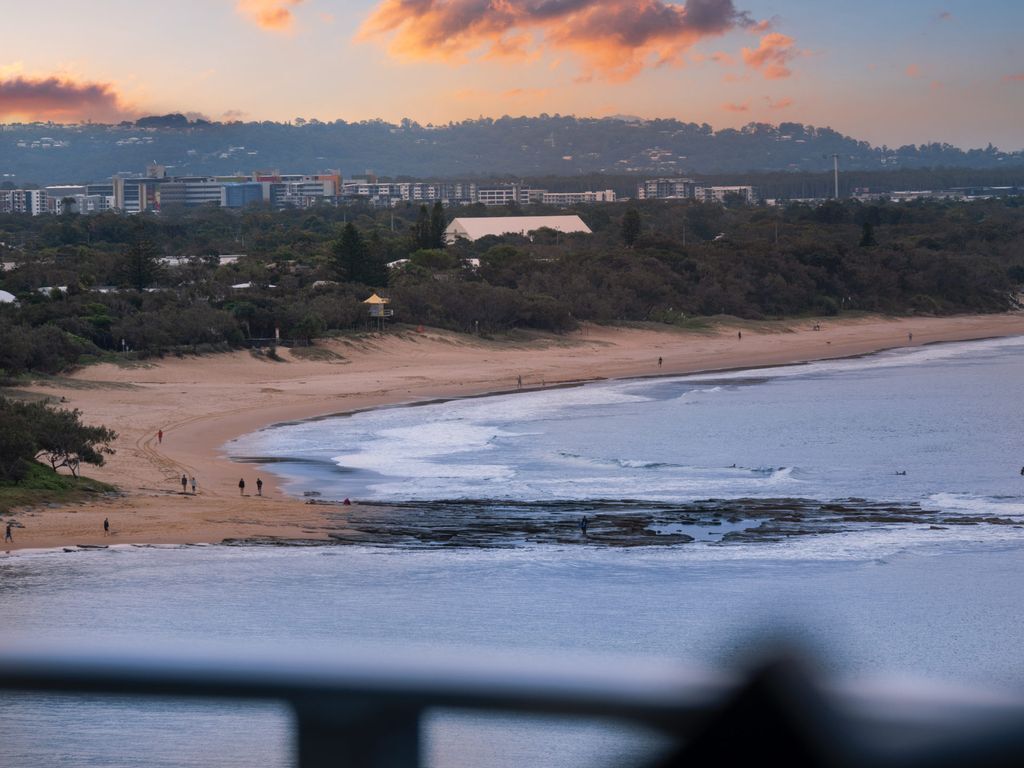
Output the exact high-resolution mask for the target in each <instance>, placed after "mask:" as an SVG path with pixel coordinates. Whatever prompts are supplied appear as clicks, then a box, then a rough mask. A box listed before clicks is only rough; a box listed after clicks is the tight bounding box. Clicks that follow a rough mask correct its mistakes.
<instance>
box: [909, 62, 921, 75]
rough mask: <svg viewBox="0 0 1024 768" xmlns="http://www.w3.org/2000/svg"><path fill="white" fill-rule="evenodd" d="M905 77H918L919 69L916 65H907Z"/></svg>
mask: <svg viewBox="0 0 1024 768" xmlns="http://www.w3.org/2000/svg"><path fill="white" fill-rule="evenodd" d="M906 73H907V77H920V75H921V67H920V66H918V65H917V64H908V65H907V69H906Z"/></svg>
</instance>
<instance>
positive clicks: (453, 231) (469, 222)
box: [444, 216, 592, 245]
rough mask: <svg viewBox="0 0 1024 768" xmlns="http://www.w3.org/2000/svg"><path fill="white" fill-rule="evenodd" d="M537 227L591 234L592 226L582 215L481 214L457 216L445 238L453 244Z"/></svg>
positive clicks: (519, 233)
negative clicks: (586, 222) (585, 222)
mask: <svg viewBox="0 0 1024 768" xmlns="http://www.w3.org/2000/svg"><path fill="white" fill-rule="evenodd" d="M538 229H553V230H555V231H556V232H563V233H565V234H570V233H574V232H582V233H584V234H587V235H589V234H592V232H591V230H590V227H588V226H587V225H586V224H584V223H583V219H581V218H580V217H579V216H486V217H482V218H476V219H472V218H458V219H454V220H453V221H452V223H451V224H449V225H448V228H447V229H445V231H444V241H445V242H446V243H448V244H449V245H451V244H452V243H454V242H455V241H456V240H460V239H462V240H469V241H471V242H472V241H473V240H479V239H480V238H481V237H487V236H488V235H496V236H501V235H523V236H524V237H525V236H527V235H529V233H530V232H536V231H537V230H538Z"/></svg>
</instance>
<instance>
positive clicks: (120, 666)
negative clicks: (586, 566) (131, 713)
mask: <svg viewBox="0 0 1024 768" xmlns="http://www.w3.org/2000/svg"><path fill="white" fill-rule="evenodd" d="M4 691H20V692H36V693H47V694H100V695H114V696H140V697H141V696H148V697H165V698H183V697H189V698H192V697H195V698H200V699H248V700H262V701H267V700H270V701H283V702H287V703H288V704H289V705H290V706H291V707H292V708H293V710H294V712H295V716H296V719H297V723H298V734H297V735H298V738H297V743H298V751H299V756H298V764H299V765H300V766H301V768H321V767H322V766H338V765H348V766H374V767H376V766H381V767H383V766H389V767H394V768H399V767H401V768H412V767H413V766H418V765H420V763H421V756H420V741H421V739H420V728H421V722H422V719H423V715H424V713H425V712H426V711H428V710H437V709H445V710H449V709H450V710H462V711H466V710H469V711H474V712H479V713H483V712H490V713H505V714H529V715H540V714H544V715H566V716H572V717H588V718H603V719H608V720H614V721H618V722H621V723H627V724H633V725H640V726H645V727H648V728H652V729H655V730H657V731H660V732H661V733H663V734H665V735H666V736H668V737H669V739H670V740H671V741H672V743H673V744H675V747H674V751H670V753H669V754H667V755H662V756H660V757H659V758H658V760H657V762H658V764H659V765H666V766H668V765H693V766H709V765H715V766H723V765H734V764H741V763H747V762H751V761H752V760H756V761H757V762H758V763H759V764H764V765H776V764H777V765H784V766H803V765H808V766H818V765H823V766H846V765H850V766H854V765H863V766H868V765H870V766H887V765H893V766H968V765H969V766H980V767H983V768H984V767H988V766H1017V765H1024V698H1021V697H1016V696H1002V695H998V694H995V693H990V692H986V691H972V690H967V689H955V690H954V689H949V688H940V687H934V686H927V685H924V684H914V685H912V686H910V685H906V684H898V683H890V684H889V685H888V686H882V685H879V684H874V685H872V686H859V687H852V686H846V687H845V688H843V689H836V688H834V687H831V688H830V687H822V686H820V685H819V684H817V683H816V682H815V677H814V676H813V675H811V674H809V673H808V672H807V671H806V669H805V668H804V667H803V666H802V665H801V664H800V663H796V662H793V661H791V660H786V659H781V660H777V661H774V662H772V663H769V664H766V665H762V666H760V667H758V668H756V669H755V670H754V671H753V672H751V673H750V674H746V675H737V676H735V677H730V676H726V675H709V674H702V673H697V672H693V671H687V670H685V669H682V668H679V667H677V666H674V665H666V664H652V663H644V662H636V661H623V660H614V661H608V660H594V659H592V658H584V659H580V658H578V657H575V656H574V657H562V658H557V659H551V658H543V659H538V658H530V659H523V658H518V659H509V658H508V657H506V656H488V655H470V656H465V655H464V656H461V657H457V658H453V657H451V656H447V657H425V656H423V655H417V656H415V657H414V656H403V655H401V654H395V653H387V654H384V653H372V654H367V653H358V652H348V653H346V654H344V655H341V656H336V655H310V654H308V653H304V654H303V655H302V656H301V658H298V657H296V656H295V655H294V651H289V652H285V653H275V652H270V653H253V652H237V651H224V650H223V649H221V650H217V651H209V650H201V649H188V650H183V651H182V650H176V651H174V652H167V653H161V652H158V651H156V652H154V651H150V652H139V651H136V650H130V651H126V650H110V649H108V650H103V651H99V652H81V651H79V650H77V649H67V648H64V649H61V648H40V647H38V646H34V647H12V646H10V645H6V646H3V645H0V693H2V692H4ZM556 746H557V745H552V748H553V749H554V748H555V747H556ZM142 762H143V763H144V762H145V760H144V759H143V761H142Z"/></svg>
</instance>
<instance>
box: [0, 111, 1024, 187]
mask: <svg viewBox="0 0 1024 768" xmlns="http://www.w3.org/2000/svg"><path fill="white" fill-rule="evenodd" d="M833 153H835V154H838V155H839V156H840V164H841V166H842V168H843V169H844V170H847V171H869V170H884V169H909V168H930V167H948V168H980V169H985V168H991V169H995V168H1006V167H1008V166H1021V167H1024V152H1001V151H999V150H998V149H996V148H995V147H992V146H991V145H990V146H989V147H987V148H985V149H971V150H966V151H965V150H962V149H959V148H957V147H954V146H951V145H949V144H937V143H936V144H922V145H918V146H915V145H907V146H903V147H898V148H892V147H885V146H882V147H873V146H871V145H870V144H868V143H867V142H864V141H857V140H856V139H853V138H851V137H849V136H844V135H842V134H840V133H838V132H836V131H834V130H832V129H831V128H815V127H813V126H806V125H802V124H800V123H781V124H779V125H769V124H765V123H751V124H750V125H747V126H745V127H743V128H741V129H731V128H728V129H724V130H718V131H716V130H713V129H712V127H711V126H710V125H707V124H706V123H705V124H701V125H698V124H696V123H684V122H680V121H678V120H636V119H634V118H632V117H628V116H623V118H603V119H595V118H576V117H562V116H558V115H556V116H553V117H552V116H548V115H541V116H540V117H519V118H512V117H504V118H501V119H498V120H491V119H480V120H467V121H464V122H460V123H449V124H447V125H441V126H433V125H425V126H424V125H420V124H418V123H415V122H412V121H409V120H403V121H402V122H401V123H399V124H391V123H386V122H384V121H381V120H372V121H364V122H359V123H346V122H344V121H336V122H333V123H322V122H319V121H310V122H303V123H302V124H299V125H293V124H284V123H269V122H268V123H239V122H235V123H210V122H205V121H198V122H196V121H189V120H188V119H187V118H185V117H183V116H181V115H163V116H159V117H146V118H142V119H140V120H138V121H136V122H135V123H121V124H119V125H114V126H109V125H96V124H88V125H74V126H60V125H54V124H43V123H35V124H29V125H24V124H18V125H4V126H0V182H4V181H13V182H20V183H25V182H36V183H39V184H54V183H60V182H84V181H96V180H100V179H104V178H109V177H110V175H111V174H112V173H115V172H119V171H123V172H130V173H140V172H142V170H143V169H144V168H145V166H146V165H147V164H149V163H154V162H155V163H159V164H161V165H165V166H167V169H168V173H171V174H174V175H199V174H227V173H236V172H248V171H252V170H255V169H267V170H269V169H278V170H281V171H285V172H304V171H317V170H323V169H328V168H332V169H341V171H342V172H343V173H344V174H345V176H346V177H352V176H360V175H362V174H363V173H364V172H365V171H367V170H372V171H373V172H375V173H377V174H380V175H387V176H397V175H399V174H401V175H405V176H411V177H416V178H455V177H473V176H489V175H517V176H542V175H544V176H561V177H567V176H576V175H581V174H608V175H627V174H643V175H653V174H658V175H685V174H734V173H746V172H752V171H810V172H820V171H825V170H828V169H830V168H831V164H832V160H831V156H832V154H833Z"/></svg>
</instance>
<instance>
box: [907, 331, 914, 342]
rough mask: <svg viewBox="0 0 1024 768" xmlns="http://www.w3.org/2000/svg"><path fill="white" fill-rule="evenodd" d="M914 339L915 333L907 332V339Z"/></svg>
mask: <svg viewBox="0 0 1024 768" xmlns="http://www.w3.org/2000/svg"><path fill="white" fill-rule="evenodd" d="M913 340H914V334H912V333H908V334H907V341H913Z"/></svg>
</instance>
